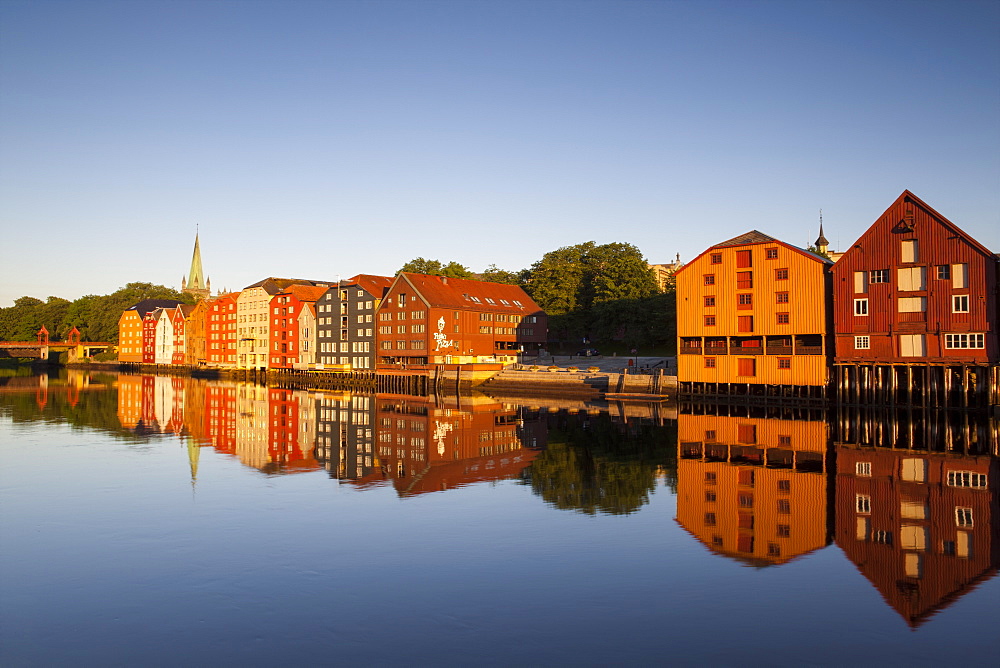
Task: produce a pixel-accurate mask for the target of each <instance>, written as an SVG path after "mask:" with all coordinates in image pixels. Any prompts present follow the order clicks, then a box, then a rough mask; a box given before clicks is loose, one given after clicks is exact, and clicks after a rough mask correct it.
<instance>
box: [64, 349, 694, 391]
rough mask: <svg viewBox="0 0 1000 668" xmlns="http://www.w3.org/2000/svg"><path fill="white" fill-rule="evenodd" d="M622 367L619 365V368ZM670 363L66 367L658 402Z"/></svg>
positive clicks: (672, 384) (287, 383)
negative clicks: (360, 367) (335, 367)
mask: <svg viewBox="0 0 1000 668" xmlns="http://www.w3.org/2000/svg"><path fill="white" fill-rule="evenodd" d="M623 362H624V365H623ZM672 363H673V358H662V357H637V358H614V357H589V358H588V357H579V356H545V357H543V358H528V359H526V360H525V363H523V364H517V365H513V366H510V367H506V368H497V367H494V366H493V365H482V368H480V367H473V368H463V367H458V366H453V367H447V366H436V367H428V368H423V369H413V370H392V369H388V370H379V371H374V372H372V371H368V372H359V371H355V372H340V371H314V370H247V369H226V368H206V367H192V366H182V365H164V364H138V363H131V362H129V363H117V362H90V363H74V364H67V365H66V366H67V367H68V368H74V369H81V370H83V369H86V370H91V371H111V372H115V371H117V372H119V373H150V374H158V375H172V376H191V377H195V378H208V379H219V380H236V381H245V382H253V383H258V384H262V385H275V386H281V387H301V388H310V387H330V388H336V389H350V390H374V391H389V392H402V393H413V394H427V393H430V392H448V393H451V392H460V391H466V390H471V389H477V390H482V391H486V392H497V393H504V394H515V395H519V396H547V395H559V396H569V395H572V396H581V397H605V396H607V397H609V398H613V399H644V400H652V401H661V400H664V399H666V398H668V397H673V396H676V389H677V379H676V377H675V376H673V375H669V371H671V370H672Z"/></svg>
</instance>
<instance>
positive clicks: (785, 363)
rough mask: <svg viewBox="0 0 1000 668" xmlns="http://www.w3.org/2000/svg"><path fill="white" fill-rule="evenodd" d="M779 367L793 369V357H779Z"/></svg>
mask: <svg viewBox="0 0 1000 668" xmlns="http://www.w3.org/2000/svg"><path fill="white" fill-rule="evenodd" d="M778 368H779V369H791V368H792V358H791V357H779V358H778Z"/></svg>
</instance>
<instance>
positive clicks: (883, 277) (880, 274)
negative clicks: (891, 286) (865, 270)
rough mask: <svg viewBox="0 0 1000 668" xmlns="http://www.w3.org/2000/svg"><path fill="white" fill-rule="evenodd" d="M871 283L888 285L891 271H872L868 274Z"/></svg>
mask: <svg viewBox="0 0 1000 668" xmlns="http://www.w3.org/2000/svg"><path fill="white" fill-rule="evenodd" d="M868 282H869V283H888V282H889V270H888V269H872V270H871V271H870V272H869V274H868Z"/></svg>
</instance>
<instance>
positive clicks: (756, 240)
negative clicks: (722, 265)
mask: <svg viewBox="0 0 1000 668" xmlns="http://www.w3.org/2000/svg"><path fill="white" fill-rule="evenodd" d="M772 241H777V239H775V238H774V237H771V236H768V235H766V234H764V233H763V232H758V231H757V230H750V231H749V232H746V233H745V234H741V235H740V236H738V237H733V238H732V239H730V240H729V241H723V242H722V243H721V244H715V245H714V246H712V248H723V247H725V246H746V245H747V244H765V243H768V242H772Z"/></svg>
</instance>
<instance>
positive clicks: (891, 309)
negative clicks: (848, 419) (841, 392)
mask: <svg viewBox="0 0 1000 668" xmlns="http://www.w3.org/2000/svg"><path fill="white" fill-rule="evenodd" d="M998 277H1000V263H998V258H997V256H996V255H995V254H993V253H992V252H990V251H989V250H987V249H986V248H984V247H983V246H982V245H981V244H980V243H979V242H977V241H976V240H975V239H973V238H972V237H970V236H969V235H968V234H966V233H965V232H963V231H962V230H961V229H959V228H958V226H957V225H955V224H954V223H952V222H951V221H949V220H948V219H947V218H945V217H944V216H942V215H941V214H939V213H938V212H937V211H935V210H934V209H932V208H931V207H930V206H928V205H927V204H925V203H924V202H923V201H921V200H920V199H919V198H917V197H916V196H915V195H914V194H913V193H911V192H910V191H908V190H907V191H904V192H903V194H901V195H900V196H899V198H898V199H897V200H896V201H895V202H894V203H893V204H892V206H890V207H889V208H888V209H887V210H886V211H885V213H883V214H882V215H881V216H880V217H879V218H878V220H876V221H875V223H874V224H873V225H872V226H871V227H870V228H868V231H867V232H865V233H864V234H863V235H862V236H861V238H860V239H858V240H857V241H856V242H855V243H854V245H853V246H852V247H851V248H850V249H849V250H847V252H846V253H844V255H843V256H842V257H841V258H840V259H839V260H838V261H837V263H836V264H835V265H834V267H833V280H834V329H835V339H836V354H835V355H836V356H835V363H836V364H837V365H838V367H840V369H839V371H838V373H837V377H838V382H839V383H841V384H842V385H851V386H855V387H861V388H862V390H865V388H867V387H868V386H871V387H872V388H873V389H875V390H880V389H881V386H882V385H884V386H885V391H886V392H887V393H888V396H890V397H893V396H896V394H897V392H896V390H897V389H898V388H900V387H906V388H908V389H907V390H906V391H911V390H914V389H915V390H917V391H920V392H923V393H925V394H926V395H927V396H928V397H939V398H941V399H947V398H948V396H950V394H951V393H952V389H953V388H954V387H961V388H963V389H970V390H972V391H973V392H975V393H978V392H980V391H982V392H983V393H989V394H990V395H991V396H993V395H995V394H996V391H997V387H996V385H997V382H998V374H997V367H996V365H997V364H998V362H1000V348H998V345H1000V344H998V339H997V329H998V314H997V288H998ZM847 367H850V369H848V370H845V368H847ZM949 368H950V369H952V371H950V372H946V371H945V369H949ZM935 369H936V370H935ZM935 393H937V394H935Z"/></svg>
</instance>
